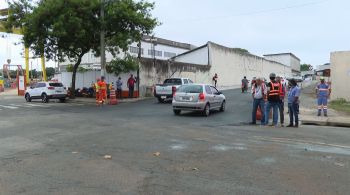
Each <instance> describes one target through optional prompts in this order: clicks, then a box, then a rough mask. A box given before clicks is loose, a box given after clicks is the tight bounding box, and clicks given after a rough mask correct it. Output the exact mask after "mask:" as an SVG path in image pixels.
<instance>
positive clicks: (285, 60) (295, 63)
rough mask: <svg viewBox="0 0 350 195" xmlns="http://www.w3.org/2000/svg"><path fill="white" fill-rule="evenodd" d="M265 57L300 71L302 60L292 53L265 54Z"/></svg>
mask: <svg viewBox="0 0 350 195" xmlns="http://www.w3.org/2000/svg"><path fill="white" fill-rule="evenodd" d="M264 58H265V59H267V60H271V61H275V62H279V63H281V64H284V65H287V66H289V67H291V68H292V70H295V71H299V72H300V60H299V59H297V58H295V57H294V56H292V55H291V54H281V55H271V56H264Z"/></svg>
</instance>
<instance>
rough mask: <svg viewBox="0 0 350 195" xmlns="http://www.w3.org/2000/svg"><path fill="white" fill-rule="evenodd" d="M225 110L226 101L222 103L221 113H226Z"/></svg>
mask: <svg viewBox="0 0 350 195" xmlns="http://www.w3.org/2000/svg"><path fill="white" fill-rule="evenodd" d="M225 109H226V101H222V103H221V107H220V111H221V112H225Z"/></svg>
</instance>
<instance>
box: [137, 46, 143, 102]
mask: <svg viewBox="0 0 350 195" xmlns="http://www.w3.org/2000/svg"><path fill="white" fill-rule="evenodd" d="M137 46H138V48H139V51H138V56H137V58H138V59H139V64H138V67H137V91H138V93H137V97H138V98H139V97H140V66H141V54H142V53H141V40H140V41H139V43H138V44H137Z"/></svg>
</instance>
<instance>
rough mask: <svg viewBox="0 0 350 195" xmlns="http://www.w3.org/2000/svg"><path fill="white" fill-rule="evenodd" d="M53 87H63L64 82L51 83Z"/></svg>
mask: <svg viewBox="0 0 350 195" xmlns="http://www.w3.org/2000/svg"><path fill="white" fill-rule="evenodd" d="M49 85H50V86H51V87H63V84H62V83H49Z"/></svg>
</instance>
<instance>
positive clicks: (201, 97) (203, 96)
mask: <svg viewBox="0 0 350 195" xmlns="http://www.w3.org/2000/svg"><path fill="white" fill-rule="evenodd" d="M204 99H205V95H204V93H200V94H199V100H200V101H203V100H204Z"/></svg>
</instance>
